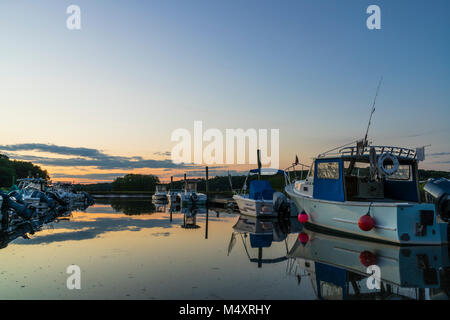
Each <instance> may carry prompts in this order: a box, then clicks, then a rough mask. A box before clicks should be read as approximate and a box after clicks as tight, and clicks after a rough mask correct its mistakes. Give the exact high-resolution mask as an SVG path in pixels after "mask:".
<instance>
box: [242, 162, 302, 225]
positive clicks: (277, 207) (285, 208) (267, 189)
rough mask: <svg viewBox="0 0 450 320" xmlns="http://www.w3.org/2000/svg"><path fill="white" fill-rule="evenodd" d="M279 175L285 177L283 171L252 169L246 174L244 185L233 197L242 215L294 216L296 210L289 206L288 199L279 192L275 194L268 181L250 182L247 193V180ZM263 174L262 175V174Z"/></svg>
mask: <svg viewBox="0 0 450 320" xmlns="http://www.w3.org/2000/svg"><path fill="white" fill-rule="evenodd" d="M264 171H270V172H265V174H269V173H270V174H272V175H273V174H280V175H281V176H282V177H284V176H285V172H284V171H283V170H275V171H274V170H271V169H252V170H250V171H249V172H248V174H247V177H246V179H245V182H244V185H243V187H242V189H241V191H240V192H239V193H238V194H235V195H233V199H234V200H235V201H236V204H237V205H238V207H239V211H240V213H242V214H245V215H248V216H252V217H260V218H262V217H276V216H278V215H279V214H291V213H292V214H293V215H295V214H296V210H291V209H295V207H294V206H293V205H291V203H290V201H289V199H287V198H286V196H285V195H284V194H283V193H281V192H276V191H275V190H274V189H273V188H272V185H271V184H270V182H269V181H268V180H260V179H258V180H251V181H250V187H249V192H248V193H247V180H248V179H249V178H250V177H251V176H253V175H255V174H258V175H261V174H264ZM262 172H263V173H262Z"/></svg>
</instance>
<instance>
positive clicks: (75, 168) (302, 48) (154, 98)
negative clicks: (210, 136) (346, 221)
mask: <svg viewBox="0 0 450 320" xmlns="http://www.w3.org/2000/svg"><path fill="white" fill-rule="evenodd" d="M72 4H75V5H78V6H79V7H80V9H81V30H69V29H68V28H67V27H66V20H67V18H68V17H69V15H68V14H67V13H66V9H67V7H68V6H69V5H72ZM372 4H375V5H378V6H379V7H380V9H381V29H379V30H369V29H368V28H367V26H366V20H367V18H368V17H369V14H367V13H366V9H367V7H368V6H369V5H372ZM449 12H450V2H449V1H446V0H442V1H439V0H434V1H431V2H430V1H414V0H412V1H404V0H396V1H379V0H370V1H363V0H348V1H336V0H333V1H331V0H320V1H319V0H318V1H309V0H308V1H307V0H278V1H273V0H259V1H257V0H245V1H242V0H229V1H218V0H217V1H204V0H188V1H186V0H184V1H181V0H179V1H175V0H173V1H172V0H171V1H162V0H161V1H125V0H117V1H106V0H105V1H103V0H89V1H86V0H71V1H64V0H53V1H51V0H42V1H31V0H29V1H22V0H2V1H0V37H1V39H2V40H1V44H0V106H1V110H2V115H1V118H2V119H3V120H4V121H3V124H2V126H1V127H0V153H4V154H8V155H9V156H10V157H11V158H14V159H24V160H30V161H33V162H35V163H38V164H40V165H41V166H42V167H44V168H45V169H47V170H48V171H49V172H50V175H51V178H52V179H53V180H71V181H72V180H73V181H78V182H82V183H88V182H96V181H109V180H112V179H114V177H116V176H120V175H123V174H125V173H129V172H134V173H152V174H157V175H159V176H160V177H161V179H163V180H166V181H167V179H169V177H170V176H171V175H175V176H176V177H181V176H182V174H183V173H184V172H186V171H187V172H189V175H196V174H200V173H201V172H202V170H203V169H202V168H201V167H200V166H192V165H176V164H174V163H172V162H171V160H170V159H171V158H170V151H171V150H172V148H173V147H174V145H175V144H176V143H175V142H173V141H171V134H172V132H173V131H174V130H176V129H178V128H186V129H188V130H190V131H193V125H194V121H196V120H200V121H202V122H203V126H204V128H205V130H206V129H208V128H217V129H219V130H221V131H223V132H225V129H235V128H243V129H249V128H254V129H279V132H280V168H285V167H287V166H288V165H289V164H290V163H291V162H292V161H293V159H294V158H295V155H296V154H298V156H299V159H300V161H301V162H304V163H309V162H310V161H311V159H312V158H313V157H314V156H316V155H317V154H318V153H320V152H323V151H325V150H328V149H331V148H333V147H336V146H338V145H342V144H345V143H348V142H351V141H354V140H356V139H359V138H362V137H363V136H364V133H365V130H366V126H367V122H368V118H369V112H370V109H371V104H372V101H373V99H374V95H375V91H376V87H377V84H378V81H379V79H380V77H381V76H382V77H383V83H382V85H381V89H380V92H379V95H378V98H377V102H376V112H375V113H374V117H373V121H372V126H371V128H370V132H369V138H370V140H371V141H373V143H374V144H376V145H379V144H383V145H384V144H386V145H399V146H404V147H411V148H415V147H420V146H424V145H431V146H430V147H427V148H426V152H427V159H426V161H424V162H423V163H421V164H420V167H421V168H424V169H439V170H450V142H449V136H450V126H449V119H450V61H449V59H448V57H450V42H449V41H448V39H450V19H449ZM245 169H248V166H245V165H231V166H224V165H219V164H218V165H216V166H214V165H213V166H212V168H211V174H212V175H214V174H222V173H224V172H226V171H227V170H231V171H232V172H233V173H237V172H240V171H242V170H245Z"/></svg>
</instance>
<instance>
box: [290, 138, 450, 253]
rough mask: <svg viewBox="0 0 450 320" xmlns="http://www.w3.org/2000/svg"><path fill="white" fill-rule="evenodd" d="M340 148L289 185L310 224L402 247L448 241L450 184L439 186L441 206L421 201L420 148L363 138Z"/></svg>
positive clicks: (292, 196)
mask: <svg viewBox="0 0 450 320" xmlns="http://www.w3.org/2000/svg"><path fill="white" fill-rule="evenodd" d="M335 150H337V149H334V150H331V151H332V152H327V153H324V154H321V155H319V156H318V157H317V158H316V159H314V161H313V164H312V166H311V169H310V171H309V174H308V176H307V178H306V179H304V180H298V181H294V182H293V183H290V182H289V183H288V185H287V186H286V188H285V191H286V193H287V194H288V195H289V196H290V198H291V199H292V200H293V201H294V202H295V204H296V206H297V208H298V209H299V212H301V213H300V215H299V219H300V220H301V221H302V222H305V224H306V227H307V228H310V229H311V228H320V229H327V230H329V231H334V232H340V233H345V234H348V235H351V236H356V237H364V238H370V239H372V240H378V241H384V242H391V243H396V244H402V245H418V244H423V245H440V244H445V243H447V242H448V219H449V216H450V209H449V203H450V200H449V197H448V195H449V194H450V187H449V185H448V184H447V185H445V184H441V185H439V186H435V187H436V188H437V189H439V190H440V193H439V201H440V203H441V204H440V205H439V206H437V205H435V204H434V203H424V202H423V201H422V199H421V195H420V192H419V181H418V180H419V179H418V159H417V155H416V151H415V150H412V149H407V148H400V147H392V146H368V145H367V143H364V141H360V142H359V143H358V144H357V146H351V147H344V148H341V149H340V150H337V151H335Z"/></svg>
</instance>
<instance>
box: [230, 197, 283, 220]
mask: <svg viewBox="0 0 450 320" xmlns="http://www.w3.org/2000/svg"><path fill="white" fill-rule="evenodd" d="M233 199H234V201H236V203H237V205H238V207H239V211H240V212H241V213H242V214H245V215H248V216H251V217H274V216H277V214H276V213H275V212H274V211H273V201H272V200H254V199H250V198H248V197H245V196H242V195H234V196H233Z"/></svg>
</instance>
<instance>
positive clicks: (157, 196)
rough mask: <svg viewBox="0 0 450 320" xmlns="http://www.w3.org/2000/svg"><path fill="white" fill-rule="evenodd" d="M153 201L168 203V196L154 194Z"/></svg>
mask: <svg viewBox="0 0 450 320" xmlns="http://www.w3.org/2000/svg"><path fill="white" fill-rule="evenodd" d="M152 200H154V201H167V195H165V194H154V195H153V196H152Z"/></svg>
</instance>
